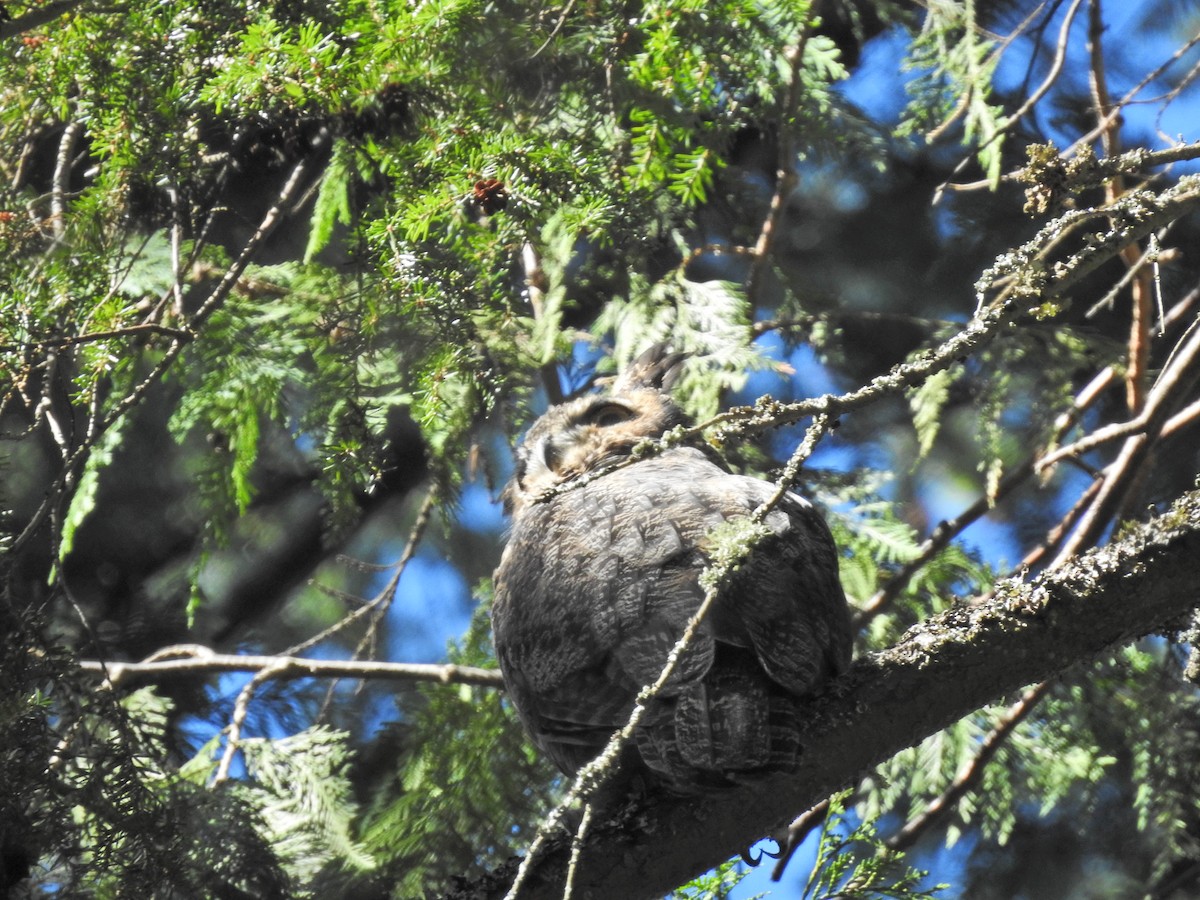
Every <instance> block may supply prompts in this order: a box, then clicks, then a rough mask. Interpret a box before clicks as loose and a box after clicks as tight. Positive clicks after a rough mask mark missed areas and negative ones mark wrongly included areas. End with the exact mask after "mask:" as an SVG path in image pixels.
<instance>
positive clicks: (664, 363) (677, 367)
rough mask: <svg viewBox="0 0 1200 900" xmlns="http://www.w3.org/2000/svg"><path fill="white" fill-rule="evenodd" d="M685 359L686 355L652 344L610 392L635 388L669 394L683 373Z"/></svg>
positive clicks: (615, 383) (667, 346)
mask: <svg viewBox="0 0 1200 900" xmlns="http://www.w3.org/2000/svg"><path fill="white" fill-rule="evenodd" d="M687 358H688V354H687V353H679V352H677V351H673V350H671V349H670V346H669V345H668V344H666V343H660V344H652V345H651V346H650V347H648V348H646V349H645V350H643V351H642V353H641V355H640V356H638V358H637V359H635V360H634V361H633V362H631V363H630V364H629V367H628V368H627V369H626V370H625V371H624V372H622V373H621V374H620V376H619V377H618V378H617V380H616V381H615V382H613V386H612V392H613V393H614V394H620V393H623V392H625V391H629V390H635V389H637V388H649V389H651V390H658V391H663V392H669V391H670V390H671V388H672V387H673V386H674V384H675V382H676V381H677V380H678V379H679V376H680V375H681V374H682V373H683V363H684V361H685V360H686V359H687Z"/></svg>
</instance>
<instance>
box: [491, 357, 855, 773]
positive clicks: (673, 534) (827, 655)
mask: <svg viewBox="0 0 1200 900" xmlns="http://www.w3.org/2000/svg"><path fill="white" fill-rule="evenodd" d="M680 362H681V357H680V356H678V355H676V354H670V353H667V352H666V351H665V350H663V349H662V348H661V347H655V348H652V349H651V350H649V351H647V352H646V353H644V354H643V355H642V357H640V358H639V359H638V360H637V361H636V362H635V363H634V364H633V366H632V367H631V368H630V369H629V371H627V372H626V373H625V374H624V375H623V376H622V377H620V378H619V379H617V381H616V383H615V384H614V385H613V387H612V389H611V391H610V392H609V393H607V394H602V395H593V396H588V397H582V398H579V399H577V400H573V401H570V402H568V403H564V404H562V405H561V406H557V407H554V408H552V409H551V410H549V411H548V412H547V413H546V414H545V415H544V416H543V417H542V418H541V419H539V420H538V422H537V423H535V424H534V426H533V427H532V428H531V429H530V430H529V433H528V435H527V436H526V438H525V440H524V442H523V443H522V446H521V448H520V450H519V452H518V461H517V470H516V473H515V475H514V478H513V482H512V484H511V485H510V486H509V489H508V498H509V502H510V506H511V510H512V515H513V529H512V535H511V537H510V539H509V542H508V546H507V547H506V548H505V552H504V556H503V558H502V560H501V562H500V567H499V569H497V571H496V579H495V587H496V595H495V603H494V606H493V608H492V625H493V629H494V631H495V638H496V652H497V655H498V657H499V660H500V667H501V669H502V671H503V673H504V678H505V682H506V684H507V686H508V691H509V696H510V697H511V699H512V702H513V704H514V705H515V706H516V708H517V712H518V713H519V714H520V716H521V719H522V721H523V722H524V723H525V726H526V728H527V729H528V730H529V733H530V734H531V735H532V737H533V740H534V742H535V743H536V744H537V745H538V746H539V747H540V748H541V749H542V750H544V751H545V752H546V753H548V754H549V755H550V757H551V758H552V759H553V760H554V761H555V762H556V763H557V764H558V766H559V767H560V768H561V769H562V770H563V771H564V772H568V773H571V772H574V771H576V770H577V769H578V768H579V767H580V766H582V765H584V764H585V763H587V762H588V761H589V760H591V759H592V758H593V757H595V756H596V754H597V753H598V752H599V751H600V750H601V749H603V747H604V745H605V743H606V742H607V741H608V738H609V737H610V736H611V735H612V733H613V732H614V731H616V730H617V729H618V728H620V727H621V726H622V725H624V723H625V722H626V721H627V720H628V718H629V714H630V712H631V710H632V708H633V704H634V700H635V697H636V695H637V693H638V692H639V691H640V690H641V689H642V688H643V687H644V686H646V685H648V684H650V683H652V682H654V681H655V680H656V679H657V678H658V676H659V673H660V671H661V670H662V667H663V664H664V662H665V660H666V657H667V654H668V653H669V652H670V650H671V648H672V647H673V646H674V644H675V642H676V641H677V640H678V639H679V637H680V635H681V634H682V633H683V629H684V626H685V624H686V623H687V621H688V619H689V617H690V616H691V615H692V614H693V613H694V612H695V611H696V609H697V608H698V607H699V605H700V603H701V601H702V600H703V598H704V590H703V588H701V587H700V585H699V576H700V574H701V572H702V571H703V570H704V568H705V566H706V564H707V559H706V556H705V552H704V550H705V547H706V542H707V541H709V539H710V535H711V532H712V531H713V529H714V528H716V527H718V526H720V525H721V524H722V523H724V522H726V521H729V520H731V519H735V518H739V517H744V516H748V515H750V513H751V512H753V510H754V509H755V508H756V507H757V506H759V504H761V503H762V502H763V501H764V500H765V499H766V498H767V497H768V496H770V494H771V493H772V491H773V489H774V488H773V485H771V484H770V483H768V482H766V481H762V480H759V479H756V478H748V477H744V476H741V475H735V474H732V473H730V472H729V471H727V470H726V469H725V468H723V467H722V466H721V465H720V464H719V463H718V462H716V461H714V459H712V458H711V457H710V456H709V455H708V454H707V453H706V452H705V451H704V450H702V449H700V448H698V447H688V446H681V447H676V448H672V449H670V450H667V451H665V452H662V453H658V454H653V455H649V456H647V457H646V458H644V459H641V460H639V461H637V462H634V463H632V464H629V465H626V466H623V467H620V468H616V469H614V470H613V471H610V472H607V473H605V474H602V475H600V476H599V477H594V478H591V479H589V480H587V481H586V483H584V484H582V485H570V484H568V483H569V482H573V481H575V480H577V479H579V478H580V476H583V475H588V474H592V473H596V472H598V471H600V470H603V469H605V468H606V467H609V466H611V465H612V464H613V463H618V462H621V461H623V460H627V458H628V457H629V455H630V451H631V450H632V448H633V447H634V446H636V445H637V444H638V443H639V442H641V441H642V440H645V439H647V438H656V437H659V436H660V435H662V434H663V433H664V432H665V431H666V430H668V429H670V428H672V427H674V426H675V425H678V424H680V423H682V422H684V421H685V417H684V415H683V413H682V412H681V411H680V410H679V408H678V407H677V406H676V405H675V404H674V403H673V402H672V401H671V399H670V396H669V394H668V393H667V390H668V389H669V387H670V384H671V382H672V381H673V380H674V377H675V375H676V374H677V372H678V368H679V365H680ZM560 486H565V488H566V489H563V490H555V489H556V488H559V487H560ZM766 525H767V527H768V529H769V530H770V532H771V534H770V536H768V537H767V538H766V539H765V540H763V541H762V542H761V543H760V544H759V545H758V546H757V547H756V548H755V549H754V551H753V552H752V554H751V555H750V557H749V558H748V559H747V560H746V561H745V562H744V563H743V564H742V566H741V567H740V568H739V570H738V571H737V572H736V573H735V574H734V575H733V577H732V578H731V579H730V581H729V582H728V583H727V585H726V586H725V587H724V588H723V589H722V591H721V594H720V595H719V597H718V599H717V602H716V605H715V606H714V607H713V609H712V610H711V613H710V615H709V616H708V617H707V618H706V619H705V621H704V622H703V624H702V626H701V629H700V632H699V634H698V635H697V637H696V639H695V640H694V641H693V642H692V644H691V646H690V647H689V649H688V652H687V653H686V654H685V656H684V657H683V658H682V660H681V662H680V665H679V667H678V669H677V670H676V672H675V674H674V676H673V677H672V678H671V680H670V681H669V682H668V684H667V686H666V687H665V689H664V690H663V691H662V693H661V694H660V695H659V696H658V697H657V698H656V699H655V700H654V701H653V702H652V704H651V705H650V707H649V708H648V709H647V713H646V715H645V717H644V718H643V720H642V725H641V727H640V728H639V730H638V732H637V734H636V740H635V745H636V746H635V748H634V749H633V750H632V751H631V752H630V753H629V754H627V758H626V760H625V761H624V764H625V765H626V766H627V767H629V768H638V769H644V770H648V772H649V773H650V774H651V779H652V780H654V781H658V782H661V783H663V784H665V785H666V786H667V787H668V788H669V789H672V790H676V791H685V792H687V791H693V790H697V789H702V788H705V787H710V786H720V785H726V784H729V783H731V782H734V781H739V780H743V779H745V778H752V777H756V776H758V775H761V774H763V773H765V772H770V771H779V770H785V769H787V768H790V767H791V766H793V765H794V763H795V758H796V753H797V750H798V723H799V720H800V716H801V715H802V714H803V713H802V701H803V699H804V698H806V697H808V696H810V695H811V694H812V693H814V692H815V691H817V690H818V689H819V688H820V687H821V686H822V685H823V684H824V683H825V682H826V681H827V680H828V679H829V678H831V677H832V676H834V675H837V674H838V673H839V672H841V671H842V670H843V669H845V667H846V666H847V664H848V663H849V659H850V644H851V631H850V620H849V614H848V610H847V607H846V601H845V597H844V596H843V594H842V589H841V586H840V584H839V582H838V577H837V568H838V563H837V550H836V548H835V547H834V544H833V540H832V538H831V536H830V534H829V529H828V527H827V526H826V525H825V522H824V520H822V518H821V517H820V515H819V514H818V513H817V511H816V510H815V509H814V508H813V507H812V505H811V504H809V503H808V501H806V500H804V499H803V498H801V497H799V496H797V495H795V494H788V495H787V496H786V497H785V498H784V500H783V501H782V502H781V503H780V504H779V505H778V506H777V507H776V508H775V509H774V510H773V511H772V512H771V513H770V514H769V515H768V517H767V519H766Z"/></svg>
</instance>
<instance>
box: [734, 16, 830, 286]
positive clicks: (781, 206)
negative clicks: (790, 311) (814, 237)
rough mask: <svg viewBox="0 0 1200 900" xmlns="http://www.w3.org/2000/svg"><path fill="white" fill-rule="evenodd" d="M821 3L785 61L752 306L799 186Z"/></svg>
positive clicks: (751, 276)
mask: <svg viewBox="0 0 1200 900" xmlns="http://www.w3.org/2000/svg"><path fill="white" fill-rule="evenodd" d="M819 7H820V0H814V2H813V4H812V6H811V7H810V8H809V10H808V18H807V20H806V21H805V22H804V23H803V24H802V25H801V28H800V35H799V37H798V38H797V40H796V45H795V46H794V47H792V48H791V49H790V50H788V51H787V53H786V54H785V56H784V58H785V59H786V61H787V63H788V67H789V70H790V73H789V79H788V86H787V91H786V93H785V94H784V96H783V100H782V102H781V105H780V109H779V137H778V141H779V145H778V147H777V148H776V155H775V191H774V192H773V193H772V194H771V202H770V203H769V204H768V206H767V215H766V217H765V218H764V219H763V223H762V227H761V228H760V229H759V232H758V240H757V241H755V243H754V251H753V255H752V259H751V261H750V271H749V272H748V273H747V274H746V296H747V297H748V298H749V299H750V303H751V304H752V305H753V304H754V303H755V302H756V300H757V297H758V291H759V287H760V285H761V283H762V274H763V271H764V270H765V269H766V266H767V260H768V258H769V256H770V253H771V244H772V242H773V241H774V239H775V236H776V235H777V234H778V232H779V227H780V224H781V223H782V221H783V214H784V212H785V210H786V209H787V201H788V197H789V196H791V193H792V189H793V188H794V187H795V186H796V181H797V175H796V144H795V138H794V130H795V126H794V123H793V121H792V120H793V118H794V116H795V114H796V109H797V106H798V105H799V103H800V94H801V90H802V88H803V83H804V79H803V71H804V51H805V50H806V49H807V48H808V41H809V38H810V37H811V36H812V30H813V29H812V23H813V19H814V17H815V16H816V15H817V14H818V8H819Z"/></svg>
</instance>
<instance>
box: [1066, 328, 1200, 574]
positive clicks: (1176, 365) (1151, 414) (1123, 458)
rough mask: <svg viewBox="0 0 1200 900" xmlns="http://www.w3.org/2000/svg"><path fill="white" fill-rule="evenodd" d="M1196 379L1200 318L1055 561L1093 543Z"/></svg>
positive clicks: (1199, 368) (1199, 358) (1198, 378)
mask: <svg viewBox="0 0 1200 900" xmlns="http://www.w3.org/2000/svg"><path fill="white" fill-rule="evenodd" d="M1197 381H1200V320H1198V321H1196V322H1193V323H1192V326H1191V327H1190V328H1189V329H1188V331H1187V332H1185V334H1184V337H1183V339H1182V340H1181V341H1180V343H1179V344H1178V345H1177V346H1176V348H1175V351H1174V352H1173V353H1172V355H1171V357H1170V359H1169V360H1168V361H1167V364H1166V365H1165V366H1164V367H1163V370H1162V372H1161V373H1160V374H1159V377H1158V380H1157V381H1156V382H1155V384H1154V387H1153V388H1152V389H1151V390H1150V393H1149V394H1148V395H1147V397H1146V403H1145V407H1144V409H1143V418H1144V422H1143V423H1142V426H1141V428H1140V429H1139V431H1138V433H1136V434H1135V435H1133V436H1131V437H1128V438H1126V440H1125V444H1124V446H1123V447H1122V448H1121V452H1120V454H1119V455H1118V456H1117V458H1116V459H1115V460H1114V461H1113V462H1112V464H1111V465H1109V467H1108V468H1107V469H1105V473H1104V485H1103V487H1102V488H1101V489H1100V491H1099V493H1098V494H1097V495H1096V498H1095V500H1093V501H1092V505H1091V506H1090V507H1089V509H1088V511H1087V512H1086V513H1085V514H1084V516H1083V517H1082V519H1081V521H1080V523H1079V525H1078V527H1077V528H1076V530H1075V532H1074V533H1073V534H1072V535H1071V537H1070V538H1068V539H1067V541H1066V542H1065V545H1064V546H1063V549H1062V550H1061V551H1060V552H1059V555H1058V557H1057V559H1056V560H1055V563H1054V564H1055V565H1060V564H1061V563H1062V562H1064V561H1065V560H1066V559H1067V558H1069V557H1071V556H1074V555H1075V554H1077V553H1079V552H1080V551H1081V550H1083V549H1085V548H1086V547H1089V546H1091V545H1092V544H1093V543H1095V541H1096V538H1097V536H1098V535H1099V534H1100V533H1101V532H1102V531H1103V530H1104V528H1105V527H1107V525H1108V523H1109V522H1110V521H1111V519H1112V517H1113V516H1114V515H1115V514H1116V512H1117V511H1118V510H1119V509H1120V507H1121V505H1122V504H1123V503H1124V501H1125V498H1126V496H1127V495H1128V493H1129V491H1130V488H1131V486H1132V484H1133V480H1134V479H1135V478H1136V477H1137V476H1138V474H1139V472H1140V471H1141V468H1142V463H1143V462H1144V460H1145V457H1146V455H1147V454H1148V453H1149V452H1150V451H1151V450H1152V448H1153V447H1154V445H1155V443H1156V441H1157V440H1158V437H1159V433H1160V431H1161V429H1162V426H1163V425H1164V424H1165V423H1166V421H1167V418H1168V417H1169V416H1170V414H1171V411H1172V409H1173V408H1174V406H1175V404H1176V403H1177V402H1179V401H1180V400H1182V399H1183V398H1184V397H1186V396H1188V394H1189V393H1190V391H1191V389H1192V387H1193V386H1194V385H1195V384H1196V383H1197Z"/></svg>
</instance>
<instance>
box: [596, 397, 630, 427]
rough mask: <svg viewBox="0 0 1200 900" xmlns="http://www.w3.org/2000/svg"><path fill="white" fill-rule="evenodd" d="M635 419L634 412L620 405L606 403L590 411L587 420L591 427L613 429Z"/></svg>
mask: <svg viewBox="0 0 1200 900" xmlns="http://www.w3.org/2000/svg"><path fill="white" fill-rule="evenodd" d="M632 418H633V412H632V411H631V410H629V409H627V408H626V407H624V406H621V404H619V403H606V404H604V405H603V406H598V407H596V408H595V409H593V410H590V411H589V412H588V414H587V416H586V418H585V420H584V421H586V422H587V423H588V424H589V425H595V426H597V427H599V428H611V427H612V426H613V425H620V424H621V423H622V422H628V421H629V420H630V419H632Z"/></svg>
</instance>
